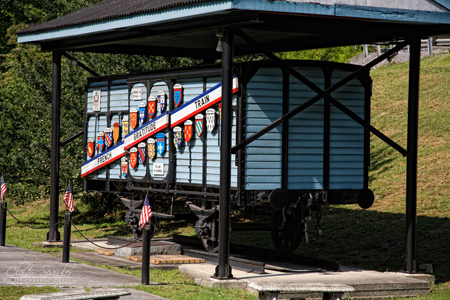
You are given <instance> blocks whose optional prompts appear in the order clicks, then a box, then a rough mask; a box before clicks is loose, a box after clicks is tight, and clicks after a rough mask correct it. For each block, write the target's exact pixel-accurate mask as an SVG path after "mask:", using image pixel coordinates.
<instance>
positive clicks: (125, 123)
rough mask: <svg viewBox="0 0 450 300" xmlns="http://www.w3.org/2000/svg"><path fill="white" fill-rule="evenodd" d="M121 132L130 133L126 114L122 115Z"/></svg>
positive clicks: (124, 134)
mask: <svg viewBox="0 0 450 300" xmlns="http://www.w3.org/2000/svg"><path fill="white" fill-rule="evenodd" d="M122 133H123V136H126V135H127V134H129V133H130V122H129V121H128V116H123V120H122Z"/></svg>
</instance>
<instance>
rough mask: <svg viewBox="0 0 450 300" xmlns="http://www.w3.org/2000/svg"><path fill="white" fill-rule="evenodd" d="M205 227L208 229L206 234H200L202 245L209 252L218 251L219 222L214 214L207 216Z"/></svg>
mask: <svg viewBox="0 0 450 300" xmlns="http://www.w3.org/2000/svg"><path fill="white" fill-rule="evenodd" d="M206 227H207V228H208V229H209V230H208V232H209V234H208V235H200V239H201V240H202V244H203V247H205V249H206V251H208V252H210V253H216V252H218V251H219V239H218V238H217V237H218V236H219V223H218V219H217V217H216V216H213V217H211V218H208V220H207V222H206Z"/></svg>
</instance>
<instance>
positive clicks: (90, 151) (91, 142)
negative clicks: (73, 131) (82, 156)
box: [87, 138, 94, 157]
mask: <svg viewBox="0 0 450 300" xmlns="http://www.w3.org/2000/svg"><path fill="white" fill-rule="evenodd" d="M87 153H88V155H89V157H92V156H94V139H92V138H90V139H88V145H87Z"/></svg>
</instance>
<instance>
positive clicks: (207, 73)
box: [82, 61, 371, 205]
mask: <svg viewBox="0 0 450 300" xmlns="http://www.w3.org/2000/svg"><path fill="white" fill-rule="evenodd" d="M290 63H291V64H292V65H293V66H295V69H296V70H297V71H298V72H299V73H301V74H302V75H303V76H305V77H306V78H308V79H309V80H310V81H311V82H313V83H314V84H316V85H317V86H318V87H319V88H322V89H325V88H327V87H329V86H331V85H332V84H334V83H335V82H337V81H339V80H340V79H342V78H344V77H345V76H346V75H348V74H350V73H351V72H352V71H354V70H355V68H356V66H351V65H345V64H337V63H324V62H300V61H292V62H290ZM235 74H236V77H235V79H234V81H233V82H234V85H235V91H234V92H235V95H234V98H233V134H232V137H233V139H232V144H233V146H234V145H236V141H238V142H241V141H243V140H245V139H247V138H249V137H251V136H252V135H253V134H255V133H256V132H258V131H260V130H262V129H264V128H265V127H266V126H267V125H269V124H271V123H272V122H274V121H275V120H277V119H279V118H281V117H282V116H283V115H285V114H286V113H288V112H289V111H291V110H293V109H294V108H295V107H297V106H299V105H302V104H303V103H305V102H306V101H308V100H309V99H310V98H312V97H314V96H315V95H316V94H315V92H313V91H312V90H311V89H310V88H308V87H307V86H306V85H305V84H304V83H302V82H300V81H299V80H298V79H296V78H295V77H294V76H292V75H289V73H288V72H287V71H286V70H285V69H283V68H282V67H279V66H277V65H275V64H274V63H270V62H252V63H243V64H237V65H236V70H235ZM219 75H220V69H219V68H216V67H205V68H193V69H186V70H172V71H170V70H169V71H161V72H151V73H148V74H140V75H128V76H123V77H120V76H119V77H117V76H116V77H110V78H97V79H95V78H94V79H91V80H90V82H89V85H88V87H87V90H86V116H85V122H86V128H85V129H86V130H85V145H86V149H87V147H88V142H87V141H88V139H93V140H94V144H95V146H96V147H95V150H94V155H93V156H92V157H89V156H88V151H85V157H86V162H85V163H84V164H83V166H82V176H83V177H84V178H86V181H85V182H86V185H85V188H86V189H87V190H91V189H96V190H101V191H106V192H108V191H113V192H120V191H121V190H122V191H123V190H125V186H128V190H133V184H134V183H138V184H139V188H137V189H138V190H140V191H145V190H149V191H150V190H154V191H159V190H161V191H162V189H164V190H165V191H166V192H168V191H171V192H173V193H178V194H179V193H180V192H181V191H189V188H187V187H191V190H192V191H193V193H194V194H197V195H201V194H202V193H203V195H206V194H209V195H211V191H213V192H212V194H214V193H216V192H217V188H218V187H219V186H220V182H219V166H220V155H219V153H220V107H219V103H220V95H221V88H220V82H221V80H220V76H219ZM175 84H180V85H181V87H182V90H181V91H182V96H180V94H177V97H181V98H182V99H181V101H180V102H181V103H180V104H179V106H178V107H177V105H176V102H175V101H174V86H175ZM370 93H371V81H370V77H369V74H368V73H366V74H363V75H361V76H360V77H359V78H357V79H354V80H352V81H351V82H349V83H348V84H346V85H345V86H343V87H341V88H339V89H338V90H336V91H335V92H333V93H332V95H331V96H332V97H334V98H336V99H337V100H338V101H339V102H341V103H342V104H344V105H345V106H347V107H348V108H349V109H351V110H352V111H353V112H355V113H356V114H357V115H358V116H359V117H361V118H362V119H364V120H366V121H369V119H370ZM158 95H163V98H164V99H163V102H164V105H163V106H164V108H163V109H160V104H158V99H159V98H158V97H159V96H158ZM210 96H211V97H213V99H210V98H209V97H210ZM178 99H179V98H178ZM152 101H155V102H153V103H150V102H152ZM202 101H203V102H202ZM209 101H212V102H214V103H212V102H211V103H209ZM205 103H206V104H205ZM151 105H153V108H152V111H151V112H150V106H151ZM139 106H141V109H142V107H143V113H144V117H143V119H142V120H139V117H132V110H135V111H138V110H139ZM208 108H213V109H214V113H213V115H214V119H215V120H214V121H213V122H212V123H211V122H210V123H209V125H207V123H208V122H209V121H208V120H207V119H208V118H209V117H207V113H206V110H207V109H208ZM136 114H139V112H137V113H136ZM149 114H150V115H149ZM198 114H201V115H202V120H203V132H202V134H201V135H200V136H197V135H196V130H195V128H196V122H195V120H196V119H195V116H196V115H198ZM133 118H134V119H135V121H134V122H135V123H136V125H135V127H134V129H132V128H131V122H132V119H133ZM136 119H137V120H136ZM188 120H190V121H191V123H190V124H191V126H192V129H191V130H192V132H191V139H190V141H189V142H188V143H186V142H185V141H184V137H183V134H184V130H185V128H184V123H185V122H186V121H188ZM127 122H128V125H127V124H126V123H127ZM115 123H118V125H119V128H120V134H119V136H118V139H117V140H116V141H115V142H114V143H113V145H111V146H110V148H109V149H106V147H104V148H103V149H102V150H100V148H99V147H98V141H97V138H98V134H99V133H103V132H104V131H105V130H106V128H112V127H113V126H114V124H115ZM211 124H214V125H212V126H211ZM116 125H117V124H116ZM124 126H125V127H126V126H128V127H129V130H128V132H126V130H125V131H124ZM175 127H180V128H179V129H176V130H180V131H181V137H182V138H181V139H180V141H179V142H180V143H179V145H176V144H174V135H176V133H174V128H175ZM208 128H209V129H208ZM157 134H159V137H160V139H161V140H163V141H164V143H165V145H164V147H163V148H165V149H164V150H162V151H158V148H159V147H161V143H159V142H156V143H155V144H156V149H153V150H152V151H153V152H155V153H156V154H155V156H154V158H149V155H150V151H151V150H150V148H149V147H150V146H148V145H150V144H149V139H153V140H154V142H155V141H156V139H157V137H156V136H157ZM161 134H162V136H161ZM162 137H164V138H162ZM103 143H106V141H103ZM139 145H141V146H143V148H142V149H141V150H139V149H137V148H138V146H139ZM133 148H136V150H133ZM140 151H141V154H142V153H143V152H145V154H146V155H145V158H144V161H141V162H138V163H136V165H135V166H132V165H131V161H130V160H132V159H133V158H132V155H133V154H130V153H132V152H137V153H138V154H139V152H140ZM135 160H136V159H135ZM368 161H369V140H368V132H367V130H365V129H364V128H363V127H361V126H360V125H359V124H358V123H356V122H355V121H354V120H352V119H351V118H350V117H348V116H347V115H346V114H344V113H343V112H341V111H340V110H339V109H337V108H336V107H334V106H332V105H330V104H329V103H328V102H327V101H325V100H324V99H321V100H319V101H317V102H316V103H315V104H313V105H311V106H309V107H308V108H306V109H305V110H303V111H302V112H300V113H299V114H297V115H295V116H294V117H292V118H290V119H289V120H286V121H285V122H284V124H282V125H279V126H278V127H276V128H274V129H272V130H271V131H270V132H268V133H266V134H264V135H263V136H262V137H260V138H258V139H257V140H255V141H253V142H252V143H250V144H248V145H246V146H245V148H244V149H242V150H240V151H238V152H237V154H236V155H234V154H233V155H232V170H231V176H232V178H231V185H232V188H233V190H234V191H235V192H236V197H235V198H234V199H235V200H236V201H237V203H238V204H248V205H255V204H258V203H261V201H260V200H261V199H258V195H261V192H264V193H267V194H270V193H271V192H272V191H274V190H276V189H283V190H286V191H294V195H297V196H298V195H300V193H303V192H308V191H320V192H322V191H326V192H328V191H331V192H332V191H338V193H337V194H336V193H333V192H332V193H330V199H331V198H342V197H341V196H342V193H343V191H346V190H350V191H358V190H365V189H367V188H368V182H367V172H368ZM123 164H125V165H126V167H124V166H123ZM125 173H126V174H125ZM110 182H114V183H115V184H114V188H112V186H111V185H110V184H109V183H110ZM130 183H132V184H131V185H130ZM121 184H122V185H121ZM130 186H131V188H130ZM208 189H210V190H209V191H208ZM211 189H212V190H211ZM214 191H216V192H214ZM216 195H217V194H216ZM336 195H337V196H336ZM335 200H336V199H335ZM331 202H338V200H336V201H331Z"/></svg>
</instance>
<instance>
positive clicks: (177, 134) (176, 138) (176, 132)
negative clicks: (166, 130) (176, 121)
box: [173, 126, 183, 149]
mask: <svg viewBox="0 0 450 300" xmlns="http://www.w3.org/2000/svg"><path fill="white" fill-rule="evenodd" d="M181 131H182V129H181V127H180V126H177V127H175V128H174V129H173V144H174V145H175V148H177V149H180V146H181V142H182V141H183V139H182V137H181Z"/></svg>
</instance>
